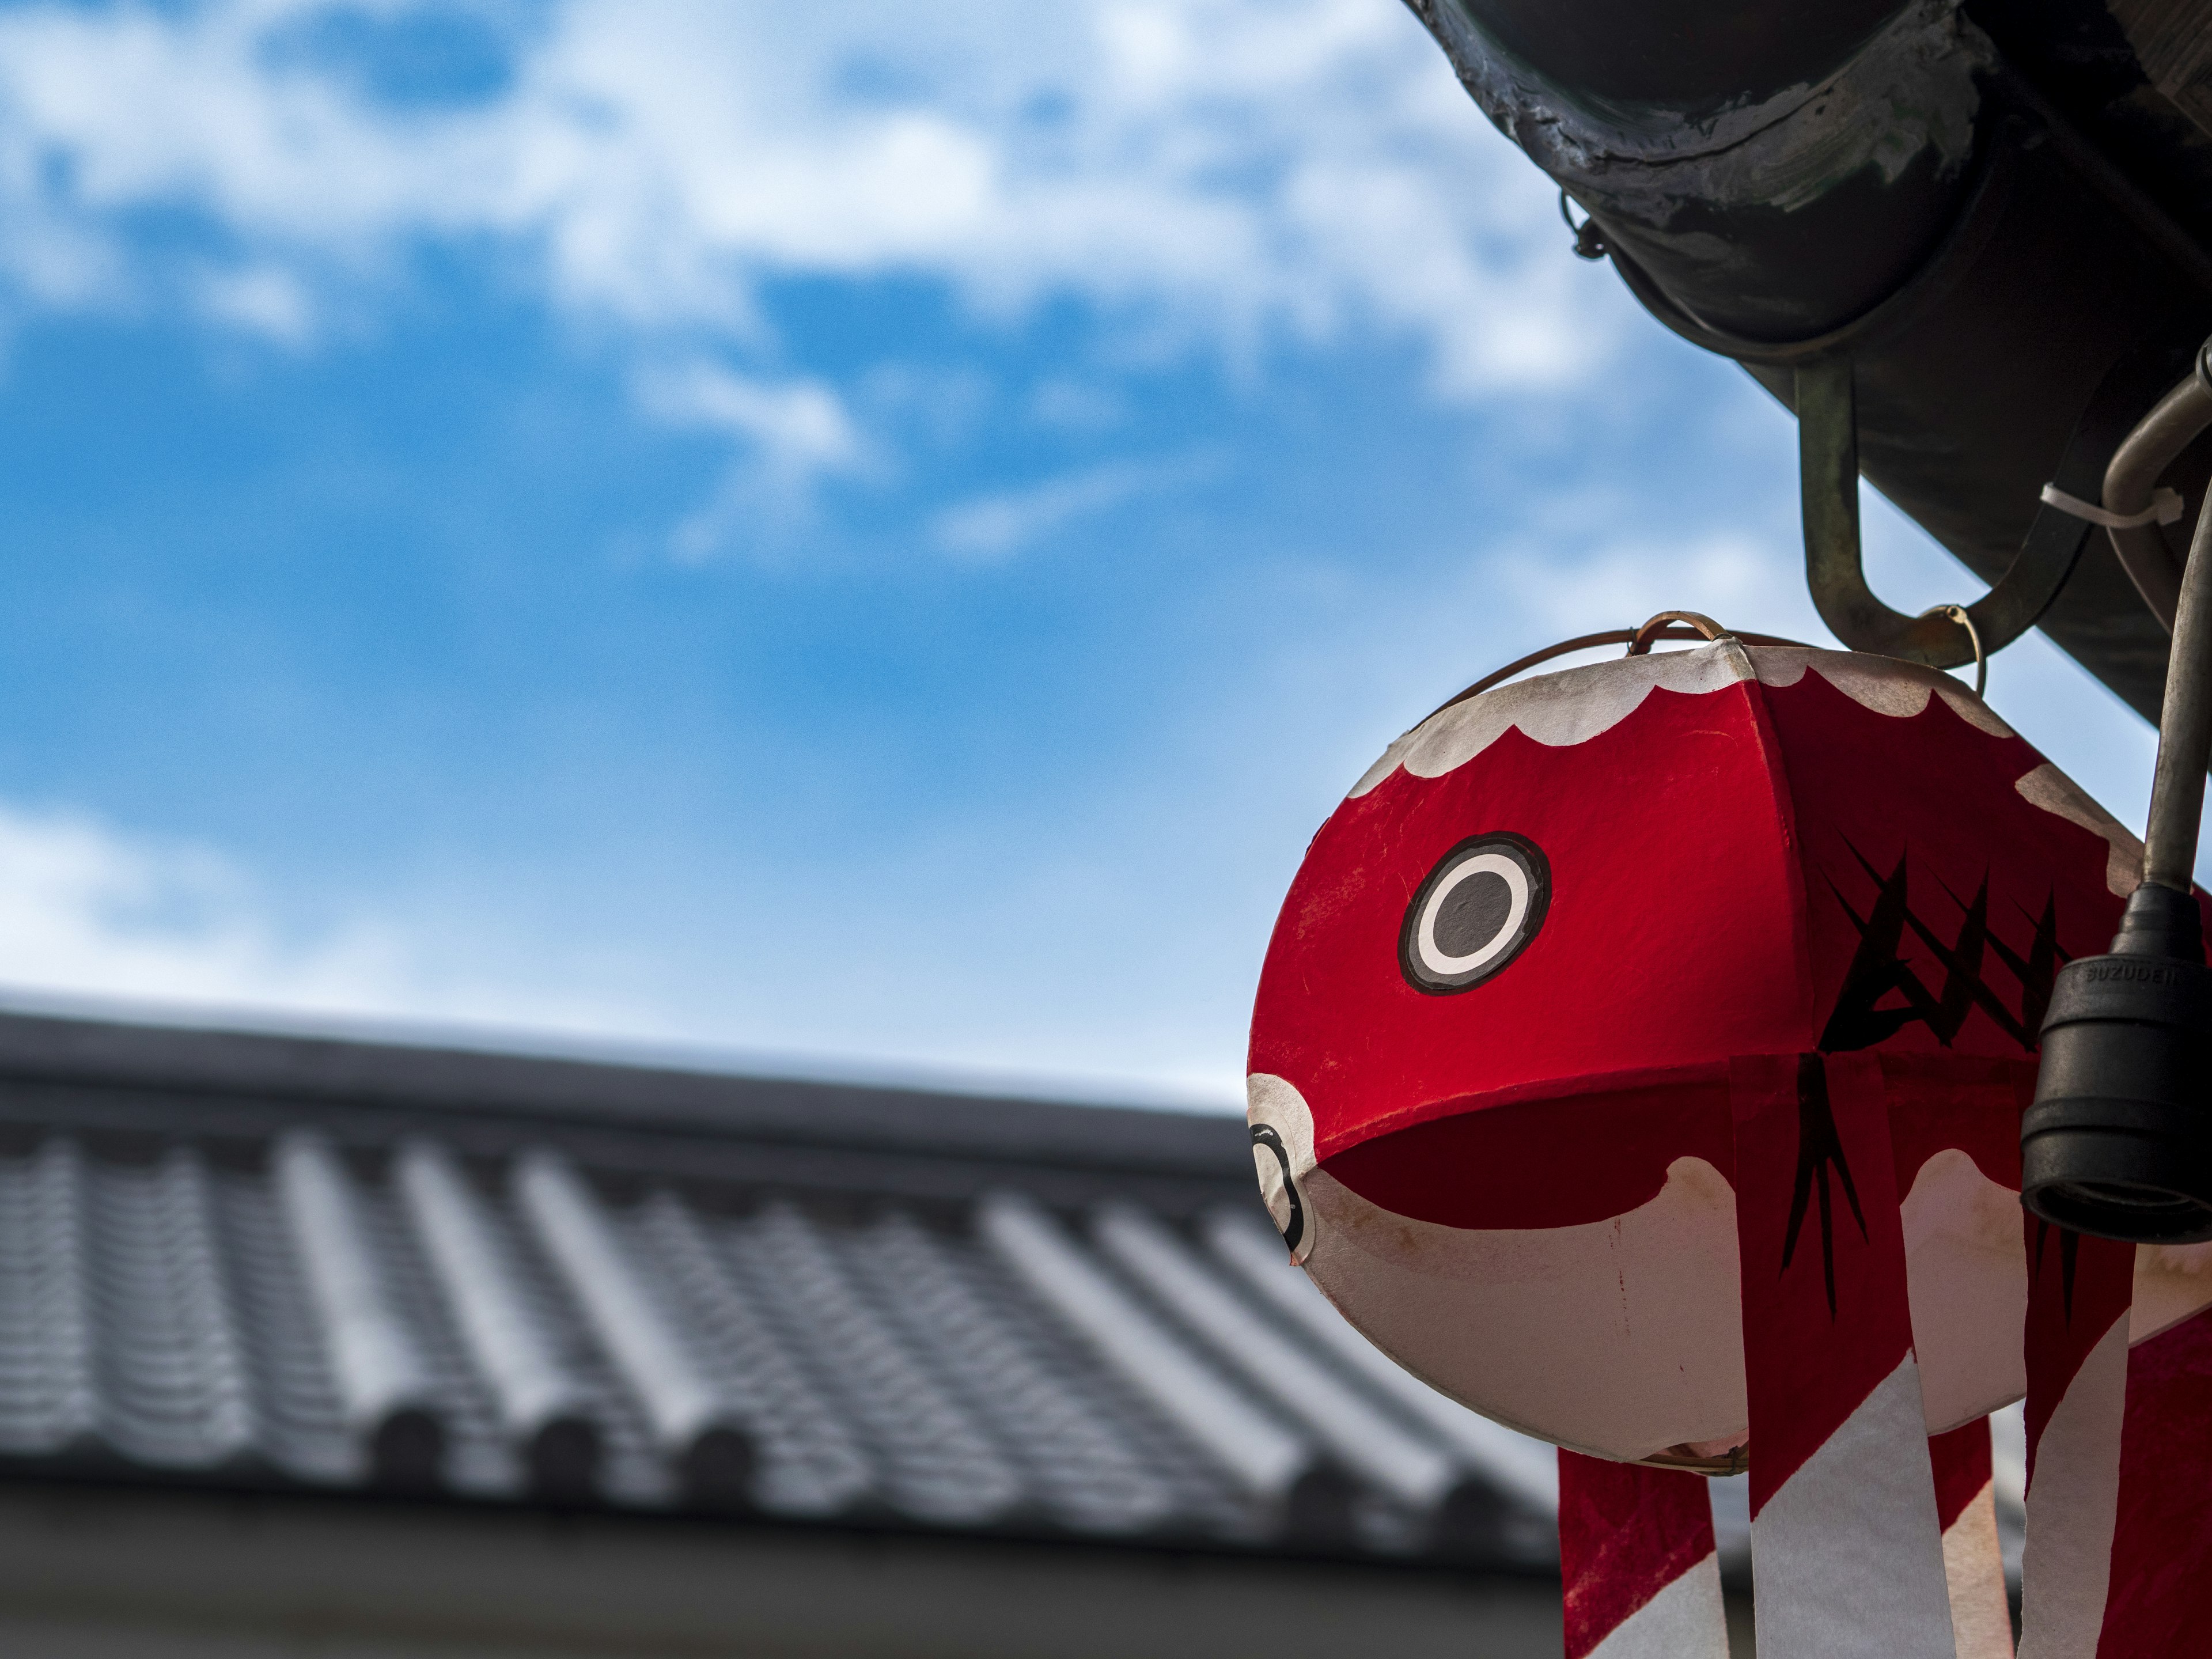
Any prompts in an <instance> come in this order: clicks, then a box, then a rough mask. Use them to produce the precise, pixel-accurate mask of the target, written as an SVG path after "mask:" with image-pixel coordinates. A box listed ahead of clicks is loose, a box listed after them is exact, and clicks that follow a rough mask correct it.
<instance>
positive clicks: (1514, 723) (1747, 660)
mask: <svg viewBox="0 0 2212 1659" xmlns="http://www.w3.org/2000/svg"><path fill="white" fill-rule="evenodd" d="M1808 668H1811V669H1814V670H1815V671H1818V672H1819V674H1820V678H1822V679H1824V680H1826V681H1827V682H1828V684H1831V685H1832V686H1834V687H1835V688H1836V690H1838V691H1841V692H1842V693H1843V694H1844V696H1847V697H1849V698H1850V699H1851V701H1852V702H1856V703H1858V704H1859V705H1861V706H1862V707H1863V708H1871V709H1873V710H1874V711H1875V713H1876V714H1887V715H1890V716H1892V717H1893V718H1894V719H1898V720H1910V719H1911V718H1912V716H1914V715H1915V714H1919V713H1920V712H1921V711H1922V710H1923V709H1924V708H1927V707H1928V699H1929V697H1930V696H1938V697H1941V698H1942V699H1943V701H1944V702H1945V703H1947V704H1948V706H1949V707H1950V708H1951V710H1952V712H1953V713H1954V714H1957V715H1958V716H1959V718H1960V719H1961V720H1965V721H1966V723H1967V724H1968V725H1969V726H1972V727H1974V728H1975V729H1976V730H1977V731H1980V732H1988V733H1989V734H1990V736H1991V737H1993V738H2009V737H2011V736H2012V735H2013V730H2012V728H2011V727H2010V726H2007V725H2006V724H2005V723H2004V722H2003V721H2002V720H1999V719H1998V718H1997V717H1996V714H1992V713H1991V712H1990V707H1989V705H1988V704H1987V703H1985V702H1983V701H1982V700H1981V699H1980V698H1979V697H1978V696H1975V695H1974V694H1973V693H1972V691H1970V690H1967V689H1966V687H1965V686H1963V685H1961V684H1959V682H1958V681H1956V680H1954V679H1953V678H1951V677H1950V676H1949V675H1948V674H1946V673H1943V672H1942V671H1940V670H1937V669H1933V668H1923V667H1922V666H1920V665H1918V664H1917V663H1909V662H1899V660H1897V659H1895V658H1894V657H1875V656H1868V655H1864V654H1863V653H1856V652H1850V651H1820V650H1816V649H1814V648H1813V647H1809V646H1755V647H1749V648H1747V647H1744V646H1743V645H1741V643H1739V642H1738V641H1735V640H1729V639H1723V640H1717V641H1714V642H1713V643H1712V644H1711V645H1705V646H1699V647H1698V648H1697V649H1695V650H1693V651H1668V652H1655V653H1652V654H1651V655H1650V656H1645V657H1622V658H1618V659H1615V660H1613V661H1612V662H1601V663H1591V664H1589V665H1585V666H1583V667H1581V668H1570V669H1566V670H1565V671H1561V672H1559V673H1557V674H1538V675H1535V676H1534V677H1532V678H1528V679H1525V680H1515V681H1513V682H1512V683H1511V684H1507V685H1501V686H1499V687H1498V689H1497V690H1494V691H1486V692H1484V693H1483V694H1482V695H1481V696H1479V697H1469V698H1468V700H1467V701H1466V702H1456V703H1454V704H1453V705H1452V706H1451V707H1450V708H1444V709H1440V710H1438V711H1437V713H1436V714H1431V715H1430V716H1429V718H1428V719H1426V720H1423V721H1422V722H1421V723H1420V724H1419V726H1415V727H1414V728H1413V730H1412V731H1410V732H1407V733H1406V734H1405V735H1404V736H1403V737H1401V738H1399V739H1398V740H1397V741H1396V742H1395V743H1394V744H1391V745H1390V746H1389V748H1388V749H1386V750H1383V757H1382V758H1381V759H1380V760H1378V761H1376V763H1375V764H1374V765H1372V766H1370V767H1369V768H1368V769H1367V771H1366V773H1365V774H1364V775H1363V776H1362V777H1361V778H1360V780H1359V781H1358V783H1356V784H1354V785H1352V789H1351V796H1352V797H1353V798H1356V797H1358V796H1360V795H1364V794H1365V793H1367V792H1368V791H1369V790H1370V789H1372V788H1374V787H1375V786H1376V784H1378V783H1380V782H1382V781H1383V779H1385V778H1387V777H1389V775H1390V774H1391V773H1393V772H1395V771H1396V770H1397V769H1399V768H1400V767H1401V766H1402V767H1404V768H1405V769H1406V770H1407V771H1408V772H1410V773H1412V774H1413V775H1414V776H1415V777H1417V778H1437V777H1442V776H1443V775H1444V774H1445V773H1447V772H1450V771H1454V770H1456V769H1458V768H1460V767H1462V766H1464V765H1466V764H1467V763H1468V762H1469V761H1471V760H1473V759H1474V757H1476V756H1477V755H1480V753H1481V752H1482V751H1483V750H1486V749H1487V748H1489V747H1490V745H1491V744H1493V743H1495V742H1497V741H1498V738H1502V737H1504V735H1505V733H1506V732H1509V731H1511V730H1514V729H1516V728H1517V729H1518V730H1519V731H1520V732H1521V733H1522V736H1524V737H1526V738H1529V739H1531V740H1532V741H1534V742H1536V743H1541V744H1544V745H1545V746H1546V747H1547V748H1552V749H1564V748H1567V747H1570V746H1571V745H1573V744H1578V743H1587V742H1589V740H1590V739H1591V738H1595V737H1596V736H1598V735H1599V734H1600V733H1601V732H1608V731H1611V730H1612V729H1613V727H1614V726H1618V725H1620V722H1621V721H1623V720H1626V719H1627V718H1628V717H1629V715H1631V714H1634V713H1635V712H1636V710H1637V709H1638V708H1639V707H1641V706H1642V704H1643V702H1644V698H1645V697H1647V696H1650V694H1651V692H1652V691H1653V690H1654V689H1656V688H1662V687H1663V688H1664V689H1665V690H1669V691H1676V692H1680V693H1682V694H1683V695H1685V696H1703V695H1705V693H1706V692H1709V691H1720V690H1725V689H1726V688H1728V687H1729V686H1731V685H1737V684H1741V683H1742V682H1744V681H1746V680H1750V679H1756V680H1757V681H1759V684H1762V685H1769V686H1784V685H1795V684H1796V683H1797V682H1798V681H1799V680H1801V679H1802V678H1804V677H1805V671H1806V670H1807V669H1808ZM2039 804H2040V803H2039Z"/></svg>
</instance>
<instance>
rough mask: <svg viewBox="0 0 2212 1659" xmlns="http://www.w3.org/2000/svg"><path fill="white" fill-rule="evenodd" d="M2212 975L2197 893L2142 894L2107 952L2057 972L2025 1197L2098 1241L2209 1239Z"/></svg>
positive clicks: (2027, 1128) (2026, 1142) (2163, 890)
mask: <svg viewBox="0 0 2212 1659" xmlns="http://www.w3.org/2000/svg"><path fill="white" fill-rule="evenodd" d="M2208 1061H2212V969H2208V968H2206V966H2205V965H2204V939H2203V925H2202V922H2201V920H2200V916H2199V913H2198V910H2197V900H2196V898H2195V896H2193V895H2191V894H2188V893H2182V892H2177V891H2175V890H2173V889H2172V888H2170V887H2154V886H2150V885H2148V884H2145V885H2143V886H2142V887H2138V888H2137V889H2136V891H2135V894H2134V896H2132V897H2130V899H2129V900H2128V908H2127V912H2126V914H2125V915H2124V916H2123V917H2122V919H2121V921H2120V931H2119V933H2118V935H2117V936H2116V937H2115V938H2114V939H2113V940H2112V952H2111V954H2110V955H2108V956H2101V957H2082V958H2081V959H2080V960H2079V961H2076V962H2069V963H2067V964H2066V965H2065V966H2064V967H2063V968H2062V969H2059V970H2058V978H2057V984H2056V985H2055V986H2054V987H2052V989H2051V1007H2050V1012H2048V1013H2046V1014H2045V1017H2044V1021H2043V1060H2042V1064H2041V1066H2039V1069H2038V1071H2037V1073H2036V1079H2035V1103H2034V1104H2033V1106H2031V1107H2029V1108H2028V1109H2027V1111H2026V1112H2025V1113H2024V1114H2022V1115H2021V1124H2020V1153H2021V1191H2020V1196H2021V1202H2022V1203H2023V1204H2025V1205H2027V1207H2028V1208H2029V1209H2030V1210H2031V1211H2033V1212H2034V1213H2035V1214H2037V1215H2039V1216H2040V1217H2042V1218H2044V1219H2045V1221H2049V1222H2052V1223H2055V1224H2056V1225H2058V1226H2061V1227H2067V1228H2070V1229H2072V1230H2073V1231H2075V1232H2081V1233H2091V1234H2094V1235H2095V1236H2097V1237H2100V1238H2117V1239H2122V1240H2124V1241H2127V1242H2128V1243H2136V1244H2184V1243H2195V1242H2197V1241H2198V1240H2201V1239H2208V1238H2212V1099H2208V1097H2207V1086H2208V1085H2212V1064H2208Z"/></svg>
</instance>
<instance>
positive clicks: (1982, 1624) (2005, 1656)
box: [1943, 1486, 2013, 1659]
mask: <svg viewBox="0 0 2212 1659" xmlns="http://www.w3.org/2000/svg"><path fill="white" fill-rule="evenodd" d="M1943 1577H1944V1580H1945V1582H1946V1583H1948V1584H1949V1586H1950V1589H1951V1635H1952V1638H1953V1639H1954V1641H1956V1642H1957V1644H1958V1645H1959V1659H2013V1651H2012V1608H2011V1606H2010V1605H2009V1604H2008V1602H2007V1601H2006V1600H2005V1577H2004V1551H2003V1548H2002V1546H2001V1545H1999V1543H1998V1542H1997V1497H1996V1487H1995V1486H1984V1487H1983V1488H1982V1489H1981V1491H1979V1492H1976V1493H1975V1494H1974V1496H1973V1499H1972V1502H1970V1503H1969V1504H1967V1505H1966V1508H1964V1509H1963V1510H1960V1511H1959V1516H1958V1519H1956V1520H1955V1521H1954V1522H1951V1524H1950V1526H1949V1528H1948V1529H1947V1530H1946V1531H1945V1532H1944V1534H1943Z"/></svg>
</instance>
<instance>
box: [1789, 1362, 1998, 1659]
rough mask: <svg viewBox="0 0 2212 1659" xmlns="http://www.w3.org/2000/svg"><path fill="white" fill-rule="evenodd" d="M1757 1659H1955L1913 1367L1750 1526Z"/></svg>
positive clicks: (1847, 1422)
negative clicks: (1754, 1587)
mask: <svg viewBox="0 0 2212 1659" xmlns="http://www.w3.org/2000/svg"><path fill="white" fill-rule="evenodd" d="M1751 1561H1752V1571H1753V1578H1754V1581H1755V1584H1756V1590H1757V1594H1756V1596H1755V1598H1754V1601H1753V1606H1754V1607H1755V1608H1756V1612H1757V1618H1758V1622H1759V1631H1758V1634H1759V1659H1957V1650H1955V1649H1954V1647H1953V1645H1952V1641H1951V1597H1950V1590H1949V1588H1948V1583H1946V1580H1945V1577H1944V1560H1943V1539H1942V1529H1941V1528H1940V1527H1939V1525H1938V1524H1937V1522H1936V1480H1935V1476H1934V1474H1933V1472H1932V1471H1931V1469H1930V1468H1929V1462H1928V1427H1927V1420H1926V1419H1925V1418H1924V1417H1923V1415H1922V1414H1921V1407H1920V1373H1919V1368H1918V1367H1917V1365H1915V1364H1914V1363H1913V1361H1912V1358H1911V1355H1909V1354H1908V1355H1907V1356H1906V1357H1905V1358H1904V1359H1903V1360H1902V1361H1901V1362H1899V1365H1898V1367H1897V1369H1896V1370H1893V1371H1892V1372H1891V1373H1890V1374H1889V1375H1888V1376H1887V1377H1885V1378H1884V1379H1883V1380H1882V1381H1881V1383H1877V1384H1876V1385H1875V1389H1874V1391H1873V1392H1872V1393H1871V1394H1869V1395H1867V1397H1866V1398H1865V1399H1864V1400H1863V1401H1860V1402H1859V1405H1858V1407H1857V1409H1856V1410H1855V1411H1853V1412H1852V1413H1851V1414H1850V1416H1849V1417H1847V1418H1845V1419H1844V1421H1843V1424H1842V1425H1841V1426H1840V1427H1838V1429H1837V1430H1836V1431H1835V1432H1834V1433H1833V1434H1832V1435H1830V1436H1829V1437H1828V1438H1827V1439H1826V1441H1825V1442H1824V1443H1822V1444H1821V1446H1820V1449H1819V1450H1818V1451H1816V1452H1814V1454H1813V1455H1812V1456H1811V1457H1809V1458H1808V1459H1807V1460H1806V1461H1805V1462H1804V1463H1803V1465H1802V1466H1801V1467H1800V1468H1798V1470H1797V1472H1796V1474H1792V1475H1791V1476H1790V1478H1789V1480H1786V1481H1784V1483H1783V1485H1782V1489H1781V1490H1780V1491H1778V1492H1776V1493H1775V1494H1774V1495H1773V1496H1772V1497H1771V1498H1768V1499H1767V1500H1766V1503H1765V1507H1763V1508H1762V1509H1761V1510H1759V1513H1758V1515H1757V1516H1753V1520H1752V1523H1751Z"/></svg>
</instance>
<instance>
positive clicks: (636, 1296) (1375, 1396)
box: [0, 1016, 1553, 1564]
mask: <svg viewBox="0 0 2212 1659" xmlns="http://www.w3.org/2000/svg"><path fill="white" fill-rule="evenodd" d="M1248 1163H1249V1158H1248V1155H1247V1153H1246V1152H1245V1151H1244V1149H1243V1145H1242V1135H1241V1126H1238V1125H1237V1124H1236V1123H1235V1122H1234V1121H1218V1120H1208V1119H1188V1118H1180V1117H1176V1116H1173V1115H1165V1114H1150V1113H1142V1112H1131V1111H1112V1110H1106V1109H1097V1108H1071V1107H1057V1106H1052V1105H1047V1104H1041V1103H1023V1102H1006V1101H981V1100H965V1099H963V1098H961V1097H956V1096H946V1095H930V1094H925V1093H918V1092H913V1091H896V1090H865V1089H855V1088H836V1087H830V1086H827V1085H801V1084H787V1083H763V1082H754V1081H750V1080H747V1079H732V1078H722V1077H714V1076H709V1075H706V1074H698V1073H670V1072H655V1071H652V1070H649V1069H646V1068H635V1067H618V1066H594V1065H581V1064H574V1063H569V1062H558V1061H545V1060H518V1059H512V1058H509V1057H502V1056H496V1055H487V1054H441V1053H438V1052H436V1051H430V1050H421V1049H404V1048H380V1047H379V1046H377V1045H368V1044H355V1043H333V1042H300V1041H297V1040H291V1039H278V1038H261V1037H247V1036H235V1035H221V1034H208V1033H193V1032H169V1031H161V1030H153V1029H150V1028H141V1027H127V1026H117V1025H97V1024H90V1023H85V1022H64V1021H53V1020H41V1019H30V1018H23V1017H20V1016H0V1474H4V1473H5V1472H7V1471H8V1470H10V1469H13V1470H15V1471H16V1472H18V1473H24V1474H43V1475H60V1476H78V1475H85V1476H95V1477H102V1478H106V1479H111V1480H112V1479H118V1478H120V1479H126V1480H169V1481H185V1482H197V1483H210V1484H216V1485H224V1486H271V1485H274V1486H288V1485H289V1486H303V1487H309V1488H323V1489H331V1488H336V1489H340V1490H346V1489H359V1490H362V1491H364V1492H367V1491H374V1490H376V1489H387V1490H396V1491H404V1492H411V1493H415V1494H417V1495H423V1494H428V1495H434V1496H442V1497H446V1498H451V1499H453V1500H454V1501H461V1502H477V1503H492V1504H556V1505H563V1506H590V1507H605V1508H612V1509H617V1510H626V1509H634V1510H707V1511H713V1512H728V1513H738V1514H746V1515H750V1516H756V1517H758V1518H763V1519H767V1520H775V1519H778V1518H781V1519H785V1520H789V1521H792V1522H844V1523H857V1524H864V1525H878V1526H896V1527H909V1528H930V1529H943V1528H950V1529H956V1530H961V1531H975V1532H1017V1533H1028V1534H1056V1535H1062V1536H1070V1537H1081V1538H1089V1539H1093V1540H1100V1541H1129V1542H1145V1541H1165V1542H1173V1543H1178V1544H1188V1545H1199V1546H1213V1547H1227V1548H1235V1549H1247V1550H1252V1549H1256V1550H1271V1549H1283V1548H1292V1549H1297V1550H1300V1551H1304V1552H1314V1553H1331V1554H1343V1555H1352V1556H1362V1555H1367V1556H1382V1557H1397V1558H1422V1557H1435V1556H1437V1555H1443V1556H1449V1557H1456V1558H1459V1559H1473V1560H1487V1561H1490V1562H1492V1563H1498V1564H1505V1563H1537V1562H1541V1561H1542V1560H1544V1559H1546V1558H1547V1556H1548V1555H1549V1554H1550V1553H1551V1551H1552V1547H1553V1546H1552V1519H1551V1505H1552V1502H1553V1492H1552V1468H1553V1465H1552V1455H1551V1453H1550V1452H1549V1450H1548V1449H1547V1448H1543V1447H1540V1446H1538V1445H1536V1444H1534V1443H1533V1442H1529V1441H1527V1440H1524V1439H1522V1438H1521V1437H1518V1436H1516V1435H1513V1434H1511V1433H1510V1432H1508V1431H1504V1430H1502V1429H1499V1428H1498V1427H1496V1426H1495V1425H1492V1424H1489V1423H1487V1422H1486V1421H1484V1420H1483V1419H1480V1418H1478V1417H1476V1416H1474V1414H1473V1413H1469V1412H1467V1411H1465V1410H1463V1409H1462V1408H1461V1407H1457V1406H1455V1405H1454V1404H1452V1403H1451V1402H1449V1401H1446V1400H1444V1399H1443V1397H1442V1396H1440V1395H1436V1394H1434V1393H1432V1392H1431V1391H1430V1390H1429V1389H1426V1388H1425V1386H1423V1385H1421V1384H1419V1383H1416V1382H1415V1381H1414V1380H1413V1379H1412V1378H1411V1377H1409V1376H1407V1375H1406V1374H1404V1373H1403V1372H1401V1371H1399V1370H1397V1369H1396V1368H1395V1367H1394V1366H1392V1365H1390V1364H1389V1363H1388V1362H1387V1361H1385V1360H1383V1358H1381V1357H1380V1356H1379V1355H1378V1354H1377V1353H1376V1352H1375V1351H1374V1350H1372V1349H1371V1348H1370V1347H1369V1346H1367V1345H1366V1344H1365V1342H1364V1340H1361V1339H1360V1338H1358V1336H1357V1335H1356V1334H1354V1333H1353V1332H1352V1330H1351V1328H1349V1327H1348V1326H1346V1324H1345V1323H1344V1322H1342V1321H1341V1320H1340V1318H1339V1317H1338V1316H1337V1315H1336V1314H1335V1313H1334V1310H1331V1309H1330V1308H1329V1307H1328V1305H1327V1304H1325V1303H1324V1302H1323V1301H1322V1299H1321V1297H1319V1295H1318V1293H1317V1292H1316V1291H1314V1290H1313V1289H1312V1287H1311V1286H1310V1285H1309V1284H1308V1283H1307V1281H1306V1279H1305V1278H1304V1274H1302V1273H1297V1272H1296V1271H1295V1270H1293V1269H1291V1268H1290V1267H1287V1266H1285V1264H1284V1261H1283V1252H1282V1250H1281V1248H1280V1245H1279V1242H1278V1241H1276V1240H1275V1238H1274V1237H1273V1233H1272V1231H1270V1230H1269V1229H1268V1228H1267V1225H1266V1221H1265V1218H1264V1216H1263V1215H1262V1214H1261V1212H1260V1210H1259V1208H1258V1206H1257V1203H1256V1200H1255V1198H1254V1197H1253V1196H1252V1193H1251V1183H1250V1179H1249V1173H1248V1170H1247V1165H1248Z"/></svg>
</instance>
